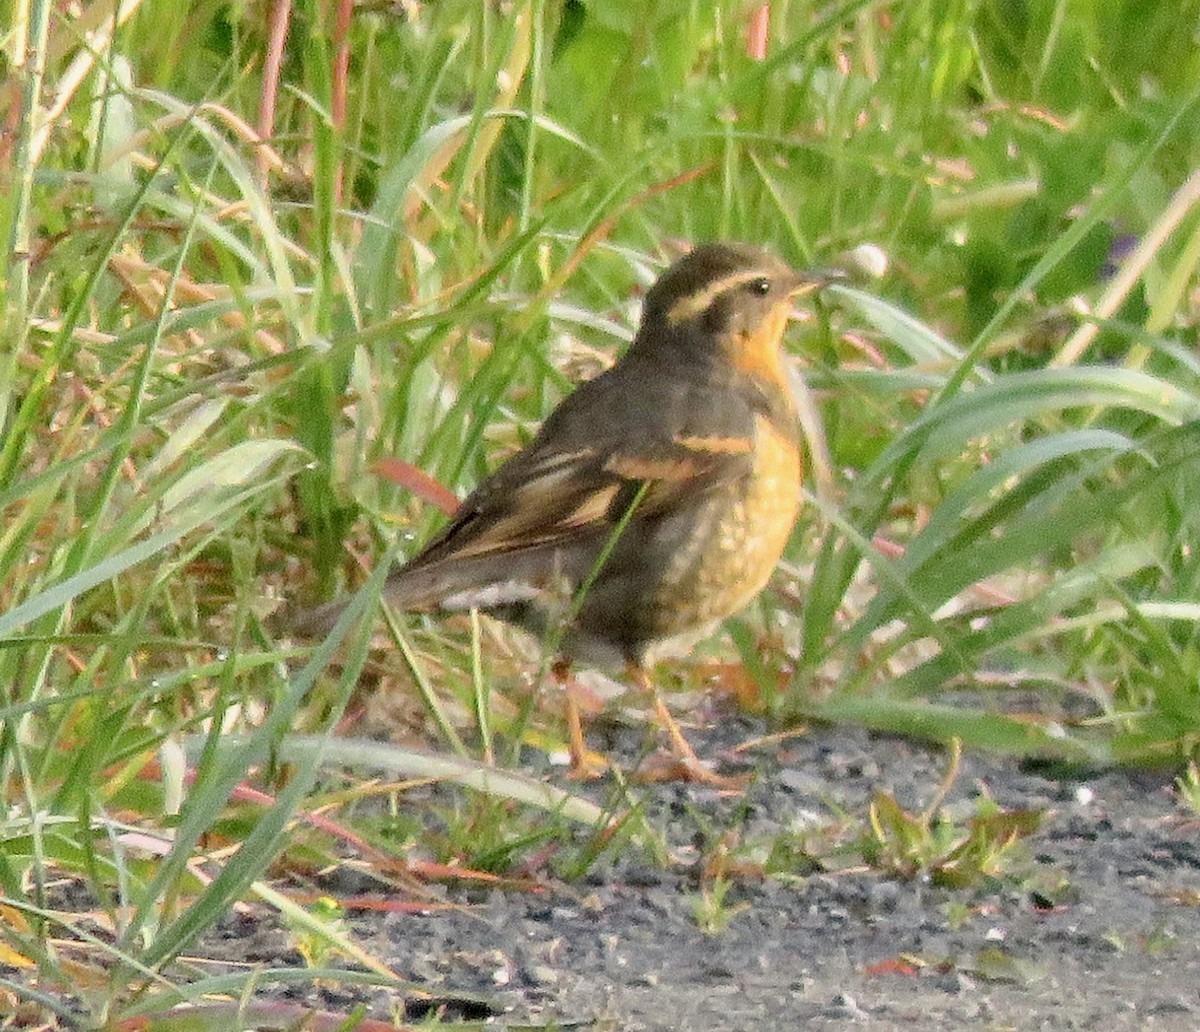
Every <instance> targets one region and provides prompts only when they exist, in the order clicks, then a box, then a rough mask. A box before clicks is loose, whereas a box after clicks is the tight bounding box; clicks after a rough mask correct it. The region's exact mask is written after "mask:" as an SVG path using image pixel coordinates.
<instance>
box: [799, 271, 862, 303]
mask: <svg viewBox="0 0 1200 1032" xmlns="http://www.w3.org/2000/svg"><path fill="white" fill-rule="evenodd" d="M849 278H850V276H849V274H848V273H847V272H846V271H845V270H844V269H835V268H832V267H831V268H816V269H803V270H800V271H797V273H796V285H795V286H794V287H793V288H792V289H791V290H790V291H789V292H788V296H789V297H791V298H798V297H805V296H806V295H808V294H811V293H812V292H813V291H814V290H822V289H824V288H825V287H828V286H830V285H832V284H834V283H840V282H844V281H846V280H848V279H849Z"/></svg>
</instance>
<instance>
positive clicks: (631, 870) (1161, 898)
mask: <svg viewBox="0 0 1200 1032" xmlns="http://www.w3.org/2000/svg"><path fill="white" fill-rule="evenodd" d="M759 732H761V728H755V727H754V726H753V725H752V724H750V723H746V722H742V721H740V720H733V721H726V722H724V723H723V724H722V725H721V726H720V728H719V730H718V731H716V732H714V733H710V735H708V736H707V738H706V737H705V736H703V735H697V736H696V739H697V744H698V745H699V746H700V751H701V752H702V753H703V754H704V755H708V756H714V755H719V754H720V749H721V747H722V745H723V744H724V745H726V746H728V745H730V744H732V743H736V742H742V741H745V740H747V739H751V738H753V737H754V735H755V734H756V733H759ZM623 736H624V739H628V740H623ZM643 744H644V738H642V737H640V736H639V734H634V733H633V732H617V733H616V734H615V740H613V741H610V742H609V743H608V746H609V747H611V748H613V749H615V750H616V752H617V754H618V755H620V754H621V752H622V750H623V749H625V750H627V751H629V752H630V754H631V755H632V753H635V752H636V750H637V749H638V748H640V747H641V746H642V745H643ZM744 758H745V757H744V756H743V759H744ZM751 760H752V762H753V764H754V765H755V780H754V782H753V784H752V785H751V786H750V787H749V789H748V790H747V791H746V792H745V793H744V795H740V796H729V795H723V794H721V793H718V792H716V791H714V790H712V789H708V788H702V787H699V786H695V785H683V784H679V783H667V784H659V785H647V786H640V787H639V789H638V791H639V793H641V795H642V797H643V798H644V799H645V800H646V806H647V814H648V816H649V818H650V821H651V823H652V824H654V825H655V826H657V827H659V828H661V829H662V830H663V831H664V832H665V834H666V837H667V839H668V841H669V843H670V845H671V847H672V853H673V856H674V860H675V862H674V863H672V864H669V865H668V866H666V867H665V868H664V867H663V866H661V865H659V864H656V863H653V862H651V861H650V860H649V859H648V858H647V857H646V856H645V855H644V854H643V853H641V851H639V850H638V849H633V848H630V849H626V850H624V851H623V854H622V855H621V857H619V858H618V859H616V860H615V861H611V862H607V863H606V862H601V863H599V864H597V866H596V867H595V868H593V869H592V870H591V871H590V872H589V873H588V874H587V875H586V876H585V877H584V879H583V881H582V882H581V883H580V882H576V883H575V884H573V885H566V884H563V885H548V886H546V891H544V892H540V893H531V892H529V891H502V890H487V891H486V892H483V893H481V892H480V890H479V889H478V888H470V887H464V888H461V889H453V888H452V889H449V890H447V898H448V899H450V900H455V901H458V902H461V903H462V904H463V906H462V907H461V908H459V909H456V910H452V911H446V910H437V911H436V912H435V911H432V910H431V911H430V912H428V913H426V914H405V915H396V914H391V915H386V916H384V915H379V914H358V915H355V916H353V917H351V918H349V919H348V920H349V923H350V925H351V927H352V928H353V931H354V935H355V938H356V940H357V941H358V942H359V943H361V944H362V946H363V947H364V948H365V949H367V950H368V951H370V952H371V953H373V954H374V955H375V956H377V957H380V958H382V959H384V960H385V961H386V962H387V963H389V964H391V965H393V967H394V968H395V969H396V970H398V971H399V972H401V973H402V974H403V975H404V976H406V977H408V978H411V979H412V980H413V981H414V982H416V983H418V984H420V985H422V986H423V987H425V988H427V989H428V990H429V991H430V992H432V993H434V994H439V995H440V996H441V997H443V999H445V1000H453V999H454V998H455V996H456V994H460V993H466V994H472V993H478V994H480V995H481V996H482V997H484V998H485V999H486V1000H487V1001H488V1008H487V1009H489V1010H490V1011H491V1013H492V1014H493V1015H494V1019H493V1020H494V1022H495V1024H497V1025H498V1026H499V1027H512V1026H515V1025H522V1026H523V1025H526V1024H532V1025H538V1026H543V1025H549V1026H551V1027H560V1026H563V1025H569V1026H578V1025H580V1024H582V1025H584V1026H586V1027H593V1024H595V1025H596V1026H597V1027H606V1028H612V1029H618V1030H623V1032H624V1030H627V1032H635V1030H636V1032H642V1030H645V1032H658V1030H663V1032H666V1030H688V1032H707V1030H714V1032H715V1030H721V1032H739V1030H746V1032H749V1030H754V1032H758V1030H761V1029H790V1028H796V1027H803V1028H817V1029H821V1028H851V1027H863V1028H871V1029H892V1028H897V1029H899V1028H913V1027H916V1028H937V1029H1089V1030H1107V1029H1163V1030H1176V1029H1178V1030H1184V1029H1187V1030H1195V1029H1198V1028H1200V845H1198V834H1197V832H1198V827H1200V822H1198V821H1197V819H1196V815H1195V813H1193V812H1191V811H1189V810H1187V809H1185V808H1184V807H1183V806H1182V805H1181V804H1180V802H1179V800H1178V798H1177V797H1176V795H1175V794H1174V793H1173V792H1172V779H1171V777H1170V776H1169V775H1165V774H1155V775H1150V774H1138V773H1133V774H1131V773H1129V772H1104V773H1096V774H1094V775H1093V776H1090V777H1087V778H1084V779H1065V778H1061V777H1055V776H1051V775H1050V774H1048V773H1046V772H1044V771H1043V772H1040V773H1039V772H1038V771H1034V770H1028V769H1022V768H1021V767H1020V766H1019V765H1018V764H1017V763H1015V762H1014V761H1012V760H1008V759H1001V758H995V757H989V756H982V755H967V756H964V757H963V759H962V766H961V771H960V773H959V775H958V777H957V778H956V780H955V781H954V783H953V786H952V787H951V789H950V791H949V793H948V795H947V796H946V799H945V801H944V803H943V812H944V813H946V814H948V815H950V820H951V825H953V826H957V827H959V828H962V827H965V826H966V822H967V821H968V820H969V819H970V817H971V815H973V814H977V813H979V812H981V811H982V810H986V809H988V807H989V806H990V804H989V803H988V800H991V801H992V802H994V804H995V805H996V806H998V807H1000V808H1003V809H1005V810H1016V811H1034V812H1040V813H1042V814H1043V821H1042V824H1041V827H1040V828H1039V829H1038V830H1036V831H1035V832H1034V833H1033V834H1032V835H1031V836H1029V837H1028V838H1026V839H1023V840H1022V841H1021V842H1020V843H1019V844H1018V845H1017V846H1015V847H1014V848H1013V850H1011V851H1010V853H1009V854H1007V855H1006V859H1005V870H1004V872H1003V873H1002V874H1001V875H1000V876H997V877H983V878H979V879H976V880H975V882H974V884H972V885H970V886H967V887H958V888H950V887H944V886H940V885H938V884H936V883H935V880H934V879H931V878H930V877H928V876H920V875H917V876H912V877H907V878H905V877H899V876H897V875H896V874H894V873H892V874H889V873H886V872H883V871H881V870H879V869H878V867H875V868H870V867H868V866H867V865H865V864H863V863H862V855H861V852H858V853H857V854H852V853H844V854H841V855H840V859H838V857H837V856H834V857H832V858H831V857H823V858H822V861H821V863H820V865H819V867H818V865H814V864H812V863H808V862H805V861H804V860H803V858H802V857H801V858H800V859H798V860H797V861H796V863H795V868H794V870H793V872H792V875H791V876H790V877H773V878H763V877H753V876H745V877H731V878H730V883H731V887H730V889H729V892H728V895H726V896H725V897H724V899H723V908H718V916H719V917H723V918H725V919H726V920H727V924H726V925H725V927H724V928H723V929H720V930H715V929H714V930H713V931H712V933H711V934H706V933H705V932H704V931H702V930H701V928H700V927H699V926H698V921H697V907H696V899H697V897H698V896H699V895H700V884H701V879H700V878H699V877H698V875H699V870H698V869H699V867H700V865H702V864H705V863H707V864H709V865H710V866H711V864H712V858H713V857H714V855H718V854H719V853H720V850H719V849H718V848H717V845H718V843H720V842H724V843H725V847H726V853H727V855H728V857H729V862H730V863H732V861H733V860H734V859H736V858H739V857H740V858H742V859H743V860H744V859H746V858H747V857H752V856H753V855H754V852H753V846H754V844H755V843H768V842H771V841H778V840H780V839H781V837H782V838H784V839H787V838H789V837H790V838H791V839H793V840H796V841H805V838H804V836H805V834H806V833H811V829H814V828H817V829H819V828H822V827H825V828H827V827H830V826H831V825H836V824H837V823H838V819H837V818H838V815H839V814H840V815H843V820H844V821H848V822H850V823H852V824H854V825H855V826H856V827H858V828H860V829H861V827H862V826H863V815H865V814H866V813H867V812H868V810H869V807H870V802H871V800H872V798H873V797H874V794H875V793H876V791H877V790H879V789H885V790H886V791H888V792H890V793H892V794H893V795H894V797H895V798H896V799H897V801H898V802H899V803H900V804H901V806H903V807H904V808H905V809H906V810H908V811H910V812H914V813H919V812H920V811H921V810H922V808H924V807H926V806H927V805H928V804H929V803H930V800H931V797H932V796H933V795H934V793H935V792H936V791H937V789H938V785H939V783H940V782H941V780H942V778H943V775H944V768H945V765H946V755H945V753H944V752H941V751H937V750H931V749H926V748H924V747H923V746H921V745H918V744H914V743H912V742H909V741H903V740H898V739H894V738H883V737H878V736H873V735H869V734H868V733H866V732H862V731H857V730H853V729H831V728H825V729H816V730H812V731H810V732H809V733H807V734H804V735H801V736H798V737H793V738H790V739H787V740H784V741H782V742H777V743H774V744H773V745H772V746H771V747H769V748H767V747H764V748H762V749H759V750H755V751H754V752H753V753H752V754H751ZM572 790H573V791H579V789H578V788H577V787H573V789H572ZM586 791H588V792H592V793H594V794H595V796H596V798H597V799H598V800H599V799H602V798H603V793H604V791H605V789H604V786H602V785H599V786H591V787H589V788H588V789H586ZM844 826H845V825H844V824H843V827H844ZM761 860H762V858H761V857H760V858H759V864H758V866H759V867H761ZM855 863H857V866H855ZM814 867H818V869H815V870H814V869H813V868H814ZM341 877H352V876H351V875H349V874H346V875H337V874H335V875H333V876H332V880H331V882H330V884H329V885H328V886H327V888H328V889H330V890H331V891H334V892H335V893H336V892H337V891H338V890H339V889H340V890H342V891H346V890H350V891H354V890H356V889H357V890H361V889H362V885H361V884H357V885H351V884H348V883H341V882H340V881H339V879H340V878H341ZM711 891H712V888H711V883H710V893H711ZM718 923H719V922H718ZM240 941H243V940H242V939H241V938H239V937H238V936H237V935H236V934H235V935H234V936H233V937H231V938H230V939H229V940H227V941H226V942H225V943H223V944H222V946H221V951H222V955H223V956H226V957H228V956H230V952H231V950H232V951H236V950H237V948H238V943H239V942H240ZM259 946H260V947H261V946H262V943H261V942H260V943H259ZM253 959H255V960H258V961H259V962H261V961H262V960H263V957H262V956H257V957H254V958H253ZM287 960H288V958H287V956H286V955H285V957H284V959H283V962H287ZM276 962H280V961H276ZM291 962H292V963H295V962H296V957H295V956H294V954H293V955H292V956H291ZM295 992H296V995H295V996H293V997H292V998H293V999H295V1000H297V1001H298V1002H299V1001H303V1002H305V1003H308V1004H313V1003H317V1002H318V1001H315V1000H314V999H312V991H311V989H310V988H305V989H303V990H300V989H297V990H296V991H295ZM359 998H360V999H362V1000H364V1001H367V1002H369V1003H370V1004H371V1010H372V1012H373V1013H374V1014H376V1015H377V1016H379V1017H383V1016H385V1015H387V1014H388V1013H389V1008H391V1007H394V1005H395V1000H394V999H393V998H389V996H388V994H386V993H384V992H382V991H380V990H363V994H362V996H361V997H359ZM324 1003H325V1005H333V1004H339V1003H340V1004H341V1006H342V1008H343V1009H344V1007H345V1004H346V999H345V998H344V997H342V996H341V995H334V996H332V997H330V998H329V999H327V1000H325V1001H324ZM470 1009H471V1008H470V1007H469V1006H468V1007H466V1010H468V1011H469V1010H470ZM456 1010H457V1011H458V1013H457V1015H456V1013H455V1012H456ZM462 1010H463V1008H462V1007H459V1008H456V1007H455V1006H454V1005H453V1004H451V1006H450V1007H449V1011H448V1016H450V1017H454V1016H463V1014H462Z"/></svg>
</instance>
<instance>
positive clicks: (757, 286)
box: [747, 276, 771, 297]
mask: <svg viewBox="0 0 1200 1032" xmlns="http://www.w3.org/2000/svg"><path fill="white" fill-rule="evenodd" d="M747 286H748V287H749V290H750V293H751V294H757V295H758V296H759V297H766V296H767V295H768V294H769V293H771V281H770V280H769V279H767V277H766V276H760V277H759V278H758V279H753V280H751V281H750V282H749V283H748V284H747Z"/></svg>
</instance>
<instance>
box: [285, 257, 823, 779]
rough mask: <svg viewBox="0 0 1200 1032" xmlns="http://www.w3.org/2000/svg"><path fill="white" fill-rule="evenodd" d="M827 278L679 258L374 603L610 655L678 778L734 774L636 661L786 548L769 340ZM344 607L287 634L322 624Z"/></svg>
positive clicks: (763, 263) (565, 675)
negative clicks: (661, 737) (614, 339)
mask: <svg viewBox="0 0 1200 1032" xmlns="http://www.w3.org/2000/svg"><path fill="white" fill-rule="evenodd" d="M830 279H831V274H829V273H826V272H823V271H813V272H800V271H797V270H795V269H793V268H792V267H791V266H789V265H788V264H786V263H785V262H783V261H782V260H780V259H779V258H778V257H776V256H775V255H774V254H772V253H771V252H769V251H767V250H764V249H762V248H760V247H757V246H752V245H749V244H743V243H734V242H726V241H718V242H712V243H704V244H700V245H697V246H696V247H694V248H693V249H692V250H691V251H690V252H688V253H687V254H685V255H684V256H683V257H681V258H679V259H677V260H676V261H675V262H674V263H673V264H671V265H670V266H669V268H667V270H666V271H665V272H663V273H662V275H661V276H660V277H659V278H658V279H657V281H656V282H655V283H654V284H653V286H652V287H651V288H650V290H649V291H648V292H647V294H646V297H645V302H644V305H643V310H642V316H641V321H640V325H639V328H638V331H637V333H636V335H635V337H634V340H633V342H632V344H631V345H630V346H629V347H628V349H627V350H626V352H625V353H624V354H623V355H622V356H621V357H620V358H619V359H618V360H617V361H616V362H615V363H614V364H613V365H612V366H611V367H610V368H609V369H607V370H606V371H604V372H602V373H600V374H599V375H597V376H596V377H594V378H593V379H591V380H588V381H586V382H584V383H583V384H582V385H581V386H579V387H578V388H577V389H576V390H574V391H573V392H572V393H570V394H568V395H567V396H566V397H565V398H564V399H563V400H562V401H561V402H560V403H559V405H558V406H557V408H555V409H554V410H553V411H552V412H551V413H550V415H549V416H548V417H547V418H546V419H545V421H544V422H543V424H542V426H541V428H540V430H539V431H538V432H537V433H536V435H535V436H534V437H533V438H532V439H531V440H530V441H529V443H528V444H527V445H525V447H524V448H522V449H521V450H520V451H518V452H517V453H515V454H514V455H513V456H512V457H510V458H509V459H508V460H507V461H505V462H504V463H503V464H502V465H500V466H499V467H498V468H497V469H496V470H495V471H494V472H492V473H491V474H490V475H488V476H486V477H485V478H484V479H483V480H482V482H481V483H480V484H479V485H478V486H477V487H476V488H475V490H474V491H473V492H472V493H471V494H470V495H469V496H468V497H467V498H466V499H465V500H464V501H463V502H462V504H461V505H460V506H459V508H458V510H457V512H456V513H455V514H454V515H453V516H452V517H451V518H450V521H449V523H448V524H446V526H445V527H444V528H443V529H442V530H441V531H440V532H438V533H436V534H435V536H434V537H433V538H432V540H430V541H429V542H428V543H427V544H426V545H425V546H424V547H423V548H422V549H420V551H418V552H417V553H416V555H414V556H413V557H412V558H411V559H409V560H408V561H407V562H405V563H404V564H403V565H400V566H399V567H398V568H397V569H395V570H394V571H392V572H391V573H389V575H388V577H387V580H386V583H385V585H384V587H383V591H382V594H383V596H384V598H385V599H386V600H387V601H388V603H389V604H390V605H391V606H392V607H394V608H395V609H396V610H400V611H435V610H440V611H451V612H452V611H463V610H470V609H477V610H479V611H481V612H487V613H489V614H491V615H493V616H495V617H498V618H499V619H501V620H504V621H507V622H509V623H512V624H516V625H518V626H520V627H522V628H524V629H525V630H527V631H529V632H531V633H533V634H534V635H535V636H537V637H539V638H540V639H541V640H542V641H543V642H545V643H546V644H547V646H548V647H551V648H552V649H553V650H554V654H555V655H556V657H557V658H556V659H555V661H554V662H553V664H552V666H551V669H552V671H553V673H554V676H555V678H556V680H558V681H559V682H560V683H562V684H564V685H568V680H569V676H570V670H571V666H572V664H574V663H576V662H582V663H585V664H588V665H593V666H599V667H616V666H618V665H623V666H624V668H625V669H626V671H627V674H628V676H629V678H630V679H631V680H632V681H633V682H634V684H636V685H637V686H638V687H639V688H641V689H642V690H644V691H645V692H646V693H647V694H648V696H649V697H650V699H651V700H652V702H653V708H654V712H655V717H656V720H657V722H658V724H659V725H660V726H661V728H662V729H663V731H664V732H665V733H666V736H667V739H668V744H669V747H670V750H671V752H672V753H673V754H674V758H675V760H676V761H677V763H676V765H675V769H676V771H677V772H678V773H679V775H680V776H681V777H683V778H686V779H688V780H692V781H696V782H701V783H708V784H711V785H716V786H720V787H729V786H730V785H732V784H733V783H734V782H735V780H736V779H730V778H725V777H723V776H722V775H720V774H718V773H716V772H715V771H713V770H711V769H710V768H709V767H707V766H706V765H705V764H704V763H703V762H702V761H701V760H700V758H699V757H698V756H697V754H696V753H695V751H694V750H693V749H692V747H691V745H690V744H689V743H688V741H687V738H686V737H685V735H684V733H683V731H682V729H681V728H680V726H679V724H678V722H677V721H676V720H675V718H674V717H673V716H672V714H671V713H670V711H669V710H668V708H667V706H666V705H665V703H664V701H663V699H662V696H661V693H660V692H659V690H658V688H657V687H656V685H655V683H654V681H653V679H652V677H651V671H652V669H653V667H654V665H655V663H656V662H657V661H658V660H659V659H660V658H662V657H664V656H666V655H670V654H675V653H679V652H686V651H687V650H688V649H689V648H690V647H691V646H692V645H694V644H695V643H696V642H698V641H700V640H702V639H704V638H705V637H708V636H710V635H711V634H712V633H713V632H714V631H715V630H716V628H717V627H718V626H719V625H720V624H721V622H722V621H723V620H725V619H726V618H727V617H729V616H732V615H733V614H735V613H737V612H738V611H739V610H741V609H742V608H743V607H745V606H746V605H747V604H748V603H749V602H750V601H751V600H752V599H753V598H754V597H755V596H757V595H758V593H759V592H760V591H761V590H762V588H763V587H764V586H765V585H766V583H767V581H768V579H769V578H770V576H771V574H772V572H773V571H774V569H775V566H776V564H777V563H778V561H779V559H780V557H781V555H782V553H783V551H784V548H785V546H786V544H787V542H788V539H789V537H790V535H791V531H792V527H793V524H794V522H795V520H796V517H797V514H798V511H799V507H800V487H801V480H802V474H803V468H802V450H801V441H800V432H799V423H798V416H797V410H796V404H795V400H794V394H793V390H792V388H791V385H790V378H789V374H788V369H787V364H786V360H785V357H784V353H783V338H784V333H785V330H786V327H787V324H788V321H789V319H790V318H791V316H792V314H793V311H794V305H795V304H796V302H797V300H798V299H799V298H801V297H803V296H804V295H806V294H809V293H811V292H813V291H815V290H816V289H818V288H820V287H822V286H824V285H826V284H827V283H828V282H829V281H830ZM345 604H346V602H345V600H341V601H335V602H332V603H327V604H325V605H323V606H319V607H317V608H316V609H313V610H309V611H308V612H307V613H305V614H303V615H301V616H299V617H298V618H297V619H295V620H293V621H292V623H293V629H294V630H296V631H297V632H298V633H301V634H308V635H317V634H321V633H323V632H326V631H327V630H328V629H329V628H330V627H331V626H332V624H333V623H334V622H335V620H336V619H337V617H338V615H340V613H341V611H342V609H343V608H344V606H345ZM566 699H567V703H566V711H567V718H568V729H569V741H570V752H571V773H573V774H575V775H579V776H586V775H590V774H593V773H595V771H594V769H593V765H594V764H595V762H596V761H595V760H594V759H592V760H589V759H588V756H589V754H588V752H587V750H586V748H585V745H584V735H583V729H582V722H581V719H580V716H579V711H578V706H577V704H576V702H575V700H574V698H573V695H572V693H571V691H570V690H569V685H568V691H567V694H566ZM593 755H594V754H593Z"/></svg>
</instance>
